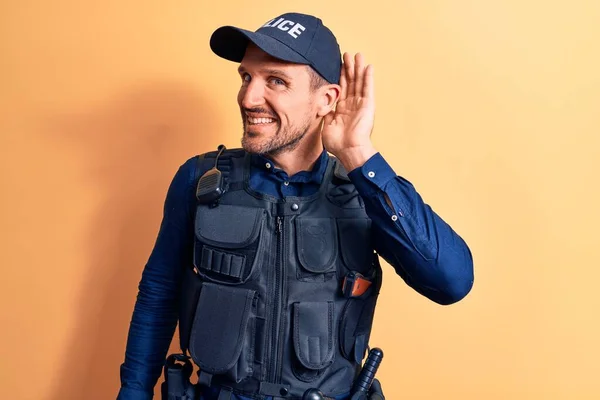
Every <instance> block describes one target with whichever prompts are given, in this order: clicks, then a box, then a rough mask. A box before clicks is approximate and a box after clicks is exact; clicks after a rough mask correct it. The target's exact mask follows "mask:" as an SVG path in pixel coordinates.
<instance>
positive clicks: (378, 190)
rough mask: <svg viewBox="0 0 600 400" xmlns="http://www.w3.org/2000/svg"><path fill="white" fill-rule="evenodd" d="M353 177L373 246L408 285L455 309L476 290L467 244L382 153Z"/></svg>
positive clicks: (350, 174) (376, 155)
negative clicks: (471, 291) (369, 225)
mask: <svg viewBox="0 0 600 400" xmlns="http://www.w3.org/2000/svg"><path fill="white" fill-rule="evenodd" d="M348 177H349V178H350V179H351V181H352V183H353V184H354V185H355V187H356V189H357V191H358V193H359V194H360V196H361V198H362V199H363V201H364V202H365V209H366V212H367V215H368V216H369V218H370V219H371V220H372V241H373V244H374V248H375V251H376V252H377V253H378V254H379V255H380V256H382V257H383V258H384V259H385V260H386V261H387V262H388V263H389V264H390V265H391V266H392V267H394V269H395V270H396V272H397V274H398V275H400V276H401V277H402V278H403V279H404V281H405V282H406V283H407V284H408V285H409V286H410V287H412V288H413V289H415V290H416V291H417V292H419V293H421V294H422V295H424V296H426V297H427V298H429V299H431V300H433V301H435V302H436V303H439V304H444V305H447V304H452V303H455V302H457V301H459V300H461V299H462V298H463V297H465V296H466V295H467V294H468V293H469V291H470V290H471V288H472V286H473V257H472V254H471V251H470V249H469V247H468V246H467V244H466V242H465V241H464V240H463V239H462V238H461V237H460V236H459V235H458V234H457V233H456V232H455V231H454V230H453V229H452V228H451V227H450V225H448V224H447V223H446V222H444V221H443V220H442V218H440V216H438V215H437V214H436V213H435V212H434V211H433V210H432V209H431V207H430V206H429V205H427V204H425V203H424V202H423V199H422V198H421V196H420V195H419V193H417V191H416V190H415V188H414V186H413V185H412V184H411V183H410V182H409V181H407V180H406V179H404V178H402V177H400V176H398V175H396V173H395V172H394V170H393V169H392V168H391V167H390V165H389V164H388V163H387V162H386V161H385V160H384V158H383V157H382V156H381V154H380V153H377V154H375V155H373V156H372V157H371V158H370V159H369V160H367V162H366V163H365V164H364V165H362V166H361V167H358V168H355V169H354V170H352V171H351V172H350V173H349V174H348Z"/></svg>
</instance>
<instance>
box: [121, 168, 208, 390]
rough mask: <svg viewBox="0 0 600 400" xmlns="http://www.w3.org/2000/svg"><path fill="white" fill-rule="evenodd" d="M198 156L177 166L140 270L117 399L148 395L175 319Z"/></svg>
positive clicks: (188, 249) (187, 260) (188, 248)
mask: <svg viewBox="0 0 600 400" xmlns="http://www.w3.org/2000/svg"><path fill="white" fill-rule="evenodd" d="M196 162H197V157H193V158H191V159H189V160H187V161H186V162H185V163H184V164H183V165H181V166H180V167H179V169H178V171H177V172H176V174H175V176H174V178H173V180H172V182H171V184H170V186H169V189H168V192H167V196H166V199H165V203H164V211H163V219H162V222H161V225H160V228H159V232H158V236H157V239H156V242H155V244H154V248H153V250H152V252H151V254H150V257H149V259H148V262H147V263H146V265H145V267H144V271H143V272H142V277H141V281H140V283H139V287H138V289H139V290H138V295H137V299H136V303H135V307H134V311H133V315H132V319H131V323H130V326H129V335H128V337H127V347H126V349H125V362H124V363H123V364H121V389H120V391H119V394H118V397H117V399H118V400H147V399H152V397H153V393H154V386H155V385H156V382H157V381H158V378H159V377H160V375H161V372H162V367H163V365H164V362H165V357H166V355H167V352H168V350H169V346H170V344H171V340H172V338H173V334H174V332H175V327H176V325H177V319H178V311H179V306H178V293H179V286H180V280H181V275H182V271H183V267H184V266H185V265H186V264H191V263H192V254H193V241H192V237H193V220H192V216H193V206H194V204H195V201H194V199H195V195H194V191H193V183H194V182H195V171H196Z"/></svg>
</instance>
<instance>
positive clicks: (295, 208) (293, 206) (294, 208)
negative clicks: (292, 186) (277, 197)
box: [292, 203, 300, 211]
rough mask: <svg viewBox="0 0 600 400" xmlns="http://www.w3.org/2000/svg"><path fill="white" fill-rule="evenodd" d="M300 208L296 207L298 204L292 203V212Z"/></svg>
mask: <svg viewBox="0 0 600 400" xmlns="http://www.w3.org/2000/svg"><path fill="white" fill-rule="evenodd" d="M299 208H300V207H299V206H298V204H296V203H294V204H292V211H298V209H299Z"/></svg>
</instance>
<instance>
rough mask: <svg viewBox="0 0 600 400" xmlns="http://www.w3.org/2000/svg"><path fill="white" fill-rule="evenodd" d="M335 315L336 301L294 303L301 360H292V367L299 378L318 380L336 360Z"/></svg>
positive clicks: (299, 358) (294, 321) (294, 333)
mask: <svg viewBox="0 0 600 400" xmlns="http://www.w3.org/2000/svg"><path fill="white" fill-rule="evenodd" d="M334 317H335V313H334V302H333V301H327V302H302V303H294V315H293V318H294V319H293V329H294V332H293V340H294V351H295V353H296V357H297V360H296V361H298V362H294V363H293V370H294V373H295V375H296V376H297V377H298V378H299V379H300V380H302V381H305V382H310V381H312V380H314V379H316V378H317V377H318V376H319V375H320V374H321V373H322V372H323V370H324V369H325V368H327V367H329V366H330V365H331V364H332V363H333V360H334V355H335V336H334V334H333V327H334V325H335V323H334Z"/></svg>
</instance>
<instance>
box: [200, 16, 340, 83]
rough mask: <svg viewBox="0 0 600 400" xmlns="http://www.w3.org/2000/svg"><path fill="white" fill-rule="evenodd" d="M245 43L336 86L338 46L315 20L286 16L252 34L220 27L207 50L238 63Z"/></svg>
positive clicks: (329, 31) (238, 29)
mask: <svg viewBox="0 0 600 400" xmlns="http://www.w3.org/2000/svg"><path fill="white" fill-rule="evenodd" d="M248 42H252V43H254V44H255V45H256V46H258V47H259V48H260V49H262V50H263V51H264V52H265V53H267V54H269V55H271V56H273V57H275V58H277V59H280V60H283V61H289V62H292V63H297V64H306V65H310V66H311V67H312V68H313V69H314V70H315V71H317V73H318V74H319V75H321V76H322V77H323V78H325V80H326V81H327V82H329V83H336V84H339V83H340V73H341V70H342V57H341V54H340V46H339V45H338V42H337V40H336V38H335V36H334V35H333V33H332V32H331V30H329V28H327V27H326V26H325V25H323V22H322V21H321V20H320V19H319V18H316V17H313V16H312V15H306V14H299V13H286V14H282V15H280V16H278V17H276V18H273V19H272V20H270V21H268V22H266V23H265V24H264V25H262V26H261V27H260V28H258V29H257V30H256V31H255V32H252V31H248V30H245V29H240V28H236V27H234V26H222V27H220V28H219V29H217V30H216V31H214V32H213V34H212V36H211V37H210V48H211V49H212V51H213V52H214V53H215V54H216V55H218V56H219V57H223V58H225V59H226V60H230V61H235V62H241V61H242V59H243V58H244V54H245V52H246V47H247V46H248Z"/></svg>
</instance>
